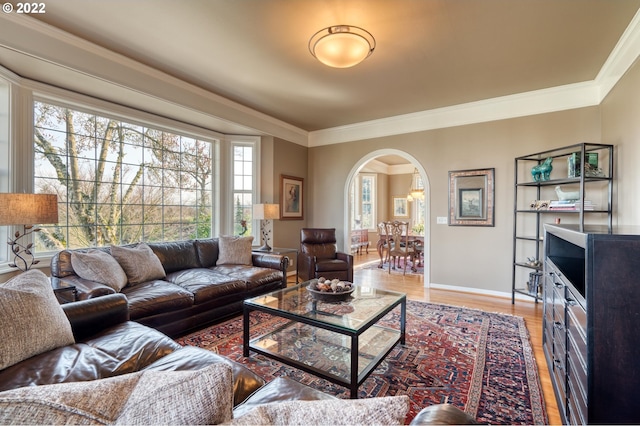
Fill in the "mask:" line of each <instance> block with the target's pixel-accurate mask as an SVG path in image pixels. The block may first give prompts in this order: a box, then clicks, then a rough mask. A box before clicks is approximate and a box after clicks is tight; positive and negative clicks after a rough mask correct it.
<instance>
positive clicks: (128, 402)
mask: <svg viewBox="0 0 640 426" xmlns="http://www.w3.org/2000/svg"><path fill="white" fill-rule="evenodd" d="M232 374H233V373H232V371H231V367H230V366H229V365H227V364H226V363H216V364H212V365H210V366H208V367H206V368H203V369H202V370H196V371H144V372H138V373H132V374H124V375H121V376H116V377H110V378H107V379H101V380H92V381H87V382H73V383H60V384H55V385H44V386H28V387H24V388H19V389H14V390H9V391H5V392H0V424H3V425H4V424H128V425H131V424H148V425H155V424H163V425H169V424H180V425H186V424H219V423H222V422H227V421H229V420H230V419H231V417H232V416H233V411H232V409H233V380H232Z"/></svg>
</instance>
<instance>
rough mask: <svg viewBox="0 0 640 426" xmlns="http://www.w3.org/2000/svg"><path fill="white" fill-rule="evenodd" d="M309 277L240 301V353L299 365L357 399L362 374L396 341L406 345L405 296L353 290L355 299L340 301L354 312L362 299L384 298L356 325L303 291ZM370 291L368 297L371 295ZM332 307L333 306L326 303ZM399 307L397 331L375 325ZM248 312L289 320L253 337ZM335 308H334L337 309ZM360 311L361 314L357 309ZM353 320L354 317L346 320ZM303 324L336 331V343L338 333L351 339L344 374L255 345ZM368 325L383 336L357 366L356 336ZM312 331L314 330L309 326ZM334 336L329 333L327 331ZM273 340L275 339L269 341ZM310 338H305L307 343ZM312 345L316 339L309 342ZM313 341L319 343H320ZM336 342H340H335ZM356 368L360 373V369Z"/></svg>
mask: <svg viewBox="0 0 640 426" xmlns="http://www.w3.org/2000/svg"><path fill="white" fill-rule="evenodd" d="M309 283H310V281H307V282H303V283H300V284H298V285H296V286H294V287H289V288H285V289H281V290H277V291H274V292H271V293H268V294H265V295H262V296H258V297H254V298H251V299H247V300H245V301H244V305H243V331H244V334H243V356H245V357H247V356H249V352H250V351H254V352H257V353H260V354H263V355H265V356H267V357H269V358H273V359H275V360H277V361H279V362H282V363H283V364H286V365H289V366H292V367H295V368H299V369H300V370H303V371H306V372H308V373H311V374H314V375H316V376H318V377H321V378H323V379H326V380H328V381H330V382H332V383H336V384H338V385H341V386H345V387H347V388H349V390H350V397H351V398H357V397H358V387H359V386H360V385H361V384H362V383H363V382H364V381H365V380H366V379H367V377H368V376H369V375H370V374H371V373H372V372H373V371H374V370H375V368H376V367H377V366H378V365H379V364H380V363H381V362H382V360H383V359H384V358H385V357H386V356H387V355H388V354H389V352H391V350H392V349H393V348H394V347H395V346H396V345H397V344H398V343H400V344H404V343H405V329H406V312H407V297H406V295H405V294H402V293H397V292H392V291H387V290H379V289H370V288H357V287H356V291H354V293H353V294H352V295H353V296H354V297H353V298H352V299H351V301H347V302H342V304H343V305H345V306H347V309H350V308H352V307H353V309H354V311H357V309H358V304H360V303H366V300H369V301H370V300H372V299H375V298H376V295H377V297H378V299H382V298H384V299H385V302H384V303H386V305H383V306H381V307H380V309H378V310H377V311H376V312H372V313H367V312H365V313H364V314H365V317H364V318H358V320H357V321H355V322H356V323H357V325H353V324H351V325H349V324H347V325H344V324H340V321H341V319H342V318H345V317H348V316H349V314H346V315H344V316H343V315H341V314H340V313H338V314H335V313H332V312H331V311H332V310H333V309H332V308H333V307H335V304H333V303H328V304H327V302H321V301H316V300H314V299H313V298H312V297H311V295H310V294H309V293H308V292H307V290H306V288H305V287H306V286H307V285H309ZM372 295H373V296H372ZM287 298H293V299H290V300H295V298H298V299H297V300H295V302H294V304H295V305H296V308H298V309H296V310H287V309H286V307H285V305H286V303H287V300H288V299H287ZM302 303H304V306H305V307H301V305H302ZM331 305H334V306H331ZM398 305H400V325H399V330H396V329H389V328H386V327H382V326H380V325H378V324H377V323H378V321H380V320H381V319H382V318H383V317H384V316H385V315H387V314H388V313H389V312H391V311H392V310H393V309H395V308H396V307H397V306H398ZM252 311H260V312H266V313H268V314H271V315H273V316H276V317H281V318H286V319H288V320H290V321H287V322H286V324H284V325H281V326H278V327H277V328H276V329H275V330H271V331H270V332H268V333H266V334H263V335H261V336H258V337H254V338H250V337H251V336H250V331H251V330H250V321H249V319H250V313H251V312H252ZM338 312H339V309H338ZM359 313H361V312H359ZM346 322H352V323H353V321H346ZM300 323H301V324H307V325H309V326H311V327H315V328H317V329H322V330H328V331H330V332H333V333H337V334H336V338H337V339H336V341H340V340H343V341H344V338H341V337H340V336H348V337H349V338H350V345H349V346H350V347H349V351H350V364H351V365H350V371H349V378H348V379H347V378H345V377H341V376H339V375H336V374H332V373H331V372H329V371H325V370H323V369H320V368H316V367H314V366H313V365H310V364H309V363H305V362H302V361H300V360H296V359H293V358H291V357H288V356H286V355H285V354H283V353H280V352H278V346H279V345H277V344H275V345H273V346H275V347H276V349H275V350H270V348H269V347H267V346H264V345H262V346H261V345H259V344H258V343H259V342H260V341H261V339H263V338H265V336H268V337H271V336H272V337H274V338H275V337H276V336H277V335H278V333H287V330H289V329H290V327H296V326H299V324H300ZM372 327H375V329H374V330H372V332H370V333H372V334H374V335H375V334H376V333H378V332H380V333H384V335H385V336H384V337H385V338H386V339H387V340H386V341H385V342H384V343H383V345H382V347H381V348H380V352H379V353H377V354H375V356H373V358H372V359H371V360H370V361H369V362H368V364H367V365H363V366H360V365H359V361H360V356H359V349H360V347H359V343H360V337H361V336H362V334H363V333H365V332H367V330H370V329H371V328H372ZM312 330H313V328H312ZM331 336H333V335H331ZM274 342H275V341H274ZM308 342H309V341H307V343H308ZM311 344H315V343H311ZM317 344H322V342H319V343H317ZM336 344H338V345H339V343H336ZM359 369H361V371H360V372H359Z"/></svg>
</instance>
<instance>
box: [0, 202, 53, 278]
mask: <svg viewBox="0 0 640 426" xmlns="http://www.w3.org/2000/svg"><path fill="white" fill-rule="evenodd" d="M42 223H58V196H57V195H55V194H10V193H0V225H22V226H23V232H22V234H20V231H16V232H15V234H14V238H13V239H11V238H9V240H8V241H7V244H9V246H10V247H11V251H12V252H13V254H14V255H15V258H14V260H13V263H10V264H9V266H10V267H12V268H18V269H20V270H21V271H23V272H24V271H28V270H29V269H30V268H31V266H32V265H35V264H37V263H39V262H40V261H39V260H35V258H34V256H33V253H32V252H31V249H32V248H33V244H34V243H33V242H27V243H26V244H25V243H21V242H19V240H20V239H21V238H23V237H26V236H27V235H29V234H32V233H34V232H38V231H40V228H34V226H33V224H42Z"/></svg>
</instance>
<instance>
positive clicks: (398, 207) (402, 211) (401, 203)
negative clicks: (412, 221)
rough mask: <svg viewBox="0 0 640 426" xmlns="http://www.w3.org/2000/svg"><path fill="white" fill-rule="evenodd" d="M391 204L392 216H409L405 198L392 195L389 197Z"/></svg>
mask: <svg viewBox="0 0 640 426" xmlns="http://www.w3.org/2000/svg"><path fill="white" fill-rule="evenodd" d="M391 201H392V206H393V217H409V206H408V204H407V198H406V197H401V196H394V197H392V198H391Z"/></svg>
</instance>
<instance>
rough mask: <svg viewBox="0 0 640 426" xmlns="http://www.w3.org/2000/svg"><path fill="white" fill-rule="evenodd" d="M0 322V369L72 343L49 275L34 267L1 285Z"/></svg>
mask: <svg viewBox="0 0 640 426" xmlns="http://www.w3.org/2000/svg"><path fill="white" fill-rule="evenodd" d="M0 324H2V325H1V326H0V370H3V369H5V368H7V367H9V366H12V365H14V364H17V363H19V362H20V361H23V360H25V359H27V358H31V357H32V356H34V355H38V354H41V353H43V352H47V351H50V350H52V349H55V348H59V347H62V346H67V345H72V344H74V343H75V340H74V338H73V332H72V331H71V324H70V323H69V319H68V318H67V316H66V315H65V313H64V311H63V310H62V307H61V306H60V303H58V300H57V299H56V296H55V294H54V293H53V289H52V287H51V283H50V282H49V278H47V276H46V275H45V274H43V273H42V271H40V270H37V269H32V270H30V271H26V272H23V273H22V274H20V275H17V276H15V277H13V278H11V279H10V280H9V281H7V282H6V283H4V284H0ZM0 423H1V422H0Z"/></svg>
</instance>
